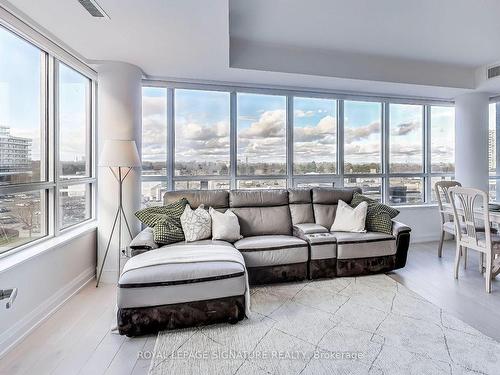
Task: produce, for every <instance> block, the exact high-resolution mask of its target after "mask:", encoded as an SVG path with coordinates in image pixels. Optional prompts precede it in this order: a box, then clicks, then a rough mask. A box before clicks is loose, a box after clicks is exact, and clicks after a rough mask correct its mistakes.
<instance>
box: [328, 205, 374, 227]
mask: <svg viewBox="0 0 500 375" xmlns="http://www.w3.org/2000/svg"><path fill="white" fill-rule="evenodd" d="M367 209H368V203H366V202H361V203H360V204H358V205H357V206H356V207H354V208H353V207H350V206H349V205H348V204H347V203H346V202H344V201H343V200H339V203H338V206H337V212H336V214H335V220H334V221H333V225H332V227H331V229H330V230H331V231H332V232H333V231H337V232H357V233H361V232H366V230H365V221H366V211H367Z"/></svg>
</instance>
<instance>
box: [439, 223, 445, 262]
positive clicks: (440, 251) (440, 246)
mask: <svg viewBox="0 0 500 375" xmlns="http://www.w3.org/2000/svg"><path fill="white" fill-rule="evenodd" d="M444 235H445V231H444V230H443V231H441V239H440V240H439V247H438V257H440V258H441V257H442V256H443V241H444Z"/></svg>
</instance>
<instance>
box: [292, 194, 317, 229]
mask: <svg viewBox="0 0 500 375" xmlns="http://www.w3.org/2000/svg"><path fill="white" fill-rule="evenodd" d="M288 203H289V206H290V215H291V217H292V224H293V225H295V224H302V223H314V212H313V206H312V196H311V189H309V188H303V189H299V188H296V189H288Z"/></svg>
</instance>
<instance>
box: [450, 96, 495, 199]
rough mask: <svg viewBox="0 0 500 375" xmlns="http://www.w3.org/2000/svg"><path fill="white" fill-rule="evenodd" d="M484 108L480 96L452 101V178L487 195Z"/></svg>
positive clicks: (485, 102)
mask: <svg viewBox="0 0 500 375" xmlns="http://www.w3.org/2000/svg"><path fill="white" fill-rule="evenodd" d="M488 104H489V95H488V94H487V93H483V92H474V93H470V94H463V95H460V96H457V97H456V98H455V178H456V179H457V181H460V182H461V183H462V185H463V186H467V187H474V188H477V189H481V190H484V191H488Z"/></svg>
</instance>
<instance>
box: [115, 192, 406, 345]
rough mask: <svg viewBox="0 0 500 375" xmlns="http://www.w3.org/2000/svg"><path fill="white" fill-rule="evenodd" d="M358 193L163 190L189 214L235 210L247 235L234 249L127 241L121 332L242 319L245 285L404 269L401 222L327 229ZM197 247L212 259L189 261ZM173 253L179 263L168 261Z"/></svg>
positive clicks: (146, 237)
mask: <svg viewBox="0 0 500 375" xmlns="http://www.w3.org/2000/svg"><path fill="white" fill-rule="evenodd" d="M355 191H359V189H336V188H313V189H289V190H250V191H247V190H239V191H175V192H167V193H166V194H165V196H164V203H165V204H168V203H171V202H174V201H176V200H178V199H180V198H182V197H185V198H187V199H188V201H189V204H190V206H191V207H192V208H193V209H194V208H196V207H198V206H199V205H201V204H204V205H205V207H206V208H208V207H214V208H215V209H217V210H220V211H225V210H226V209H228V208H231V210H232V211H233V212H234V213H235V214H236V216H237V217H238V220H239V223H240V228H241V234H242V236H243V238H242V239H240V240H238V241H236V242H235V243H234V244H230V243H228V242H224V241H211V240H203V241H197V242H194V243H185V242H182V243H177V244H172V245H167V246H164V247H161V248H158V245H156V244H155V243H154V241H153V240H152V236H153V234H152V231H151V229H149V228H146V229H145V230H144V231H142V232H141V233H140V234H139V235H138V236H137V237H136V238H134V240H133V241H132V242H131V244H130V245H129V250H130V254H131V256H132V258H131V259H130V260H129V261H128V262H127V264H126V265H125V269H124V271H123V272H122V275H121V277H120V281H119V285H118V329H119V331H120V333H121V334H126V335H129V336H134V335H140V334H145V333H151V332H155V331H158V330H162V329H173V328H180V327H187V326H193V325H201V324H209V323H215V322H223V321H228V322H237V321H238V320H241V319H243V318H244V315H245V303H246V302H245V293H246V292H248V290H247V289H248V286H247V285H246V279H248V281H249V283H250V284H267V283H275V282H289V281H299V280H304V279H306V278H310V279H316V278H325V277H337V276H355V275H366V274H372V273H380V272H387V271H391V270H394V269H398V268H401V267H404V266H405V264H406V256H407V252H408V247H409V242H410V231H411V229H410V228H409V227H407V226H405V225H403V224H401V223H398V222H394V223H393V233H392V234H383V233H376V232H367V233H345V232H330V230H329V228H330V227H331V225H332V223H333V220H334V218H335V212H336V209H337V203H338V201H339V199H341V200H343V201H345V202H347V203H349V202H350V201H351V200H352V197H353V193H354V192H355ZM200 249H206V251H207V252H213V253H217V254H218V258H217V259H216V260H214V259H197V255H193V257H189V254H190V253H192V254H199V252H200ZM171 257H176V262H175V263H174V264H172V263H170V262H169V259H171ZM179 257H181V258H182V257H185V259H186V261H182V260H181V261H180V262H179V259H178V258H179ZM182 259H184V258H182ZM245 273H246V274H245ZM246 276H248V277H246Z"/></svg>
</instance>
